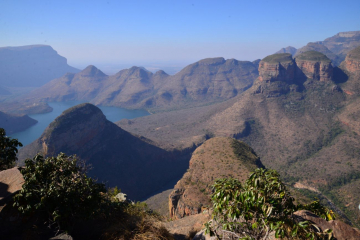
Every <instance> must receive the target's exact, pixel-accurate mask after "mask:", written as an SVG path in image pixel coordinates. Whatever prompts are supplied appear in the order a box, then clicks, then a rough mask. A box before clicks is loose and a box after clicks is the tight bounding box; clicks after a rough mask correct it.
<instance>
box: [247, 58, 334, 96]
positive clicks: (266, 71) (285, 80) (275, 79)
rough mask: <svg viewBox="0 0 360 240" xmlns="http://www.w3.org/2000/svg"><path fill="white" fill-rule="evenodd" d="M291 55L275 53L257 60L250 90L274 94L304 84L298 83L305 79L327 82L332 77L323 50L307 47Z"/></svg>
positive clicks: (331, 68)
mask: <svg viewBox="0 0 360 240" xmlns="http://www.w3.org/2000/svg"><path fill="white" fill-rule="evenodd" d="M295 59H296V61H295V60H294V59H293V58H292V56H291V54H290V53H279V54H273V55H270V56H267V57H266V58H264V59H263V60H261V62H260V64H259V77H258V79H257V80H256V81H255V83H254V86H253V93H255V94H258V93H262V94H264V95H266V96H267V97H277V96H280V95H283V94H286V93H288V92H289V91H292V92H294V91H295V92H297V91H299V90H300V89H302V88H304V86H302V84H303V83H304V82H305V81H306V79H311V80H315V81H321V82H331V80H332V79H333V67H332V65H331V60H330V59H329V58H328V57H326V56H325V55H324V54H322V53H320V52H316V51H308V52H304V53H301V54H300V55H298V56H297V57H296V58H295Z"/></svg>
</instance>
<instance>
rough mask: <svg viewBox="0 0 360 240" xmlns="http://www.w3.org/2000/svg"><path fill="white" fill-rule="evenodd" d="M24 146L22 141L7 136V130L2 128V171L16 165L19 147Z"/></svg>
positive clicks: (0, 155) (0, 163)
mask: <svg viewBox="0 0 360 240" xmlns="http://www.w3.org/2000/svg"><path fill="white" fill-rule="evenodd" d="M22 146H23V145H22V144H21V142H19V141H18V140H17V139H11V138H10V137H8V136H6V132H5V130H4V129H3V128H0V171H1V170H5V169H8V168H11V167H13V166H14V164H15V162H16V160H17V157H16V154H17V152H18V150H17V147H22Z"/></svg>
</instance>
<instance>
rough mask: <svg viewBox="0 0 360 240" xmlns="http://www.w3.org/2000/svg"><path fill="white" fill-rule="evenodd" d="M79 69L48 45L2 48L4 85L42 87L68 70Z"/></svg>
mask: <svg viewBox="0 0 360 240" xmlns="http://www.w3.org/2000/svg"><path fill="white" fill-rule="evenodd" d="M79 71H80V70H78V69H76V68H73V67H71V66H69V65H68V64H67V60H66V58H64V57H62V56H60V55H59V54H58V53H57V52H56V51H55V50H54V49H53V48H52V47H50V46H47V45H29V46H21V47H1V48H0V73H1V74H0V86H2V87H40V86H42V85H44V84H45V83H47V82H49V81H50V80H52V79H54V78H58V77H61V76H62V75H64V74H65V73H67V72H71V73H77V72H79Z"/></svg>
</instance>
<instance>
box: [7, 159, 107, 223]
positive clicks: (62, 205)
mask: <svg viewBox="0 0 360 240" xmlns="http://www.w3.org/2000/svg"><path fill="white" fill-rule="evenodd" d="M21 173H22V174H23V177H24V180H25V182H24V185H23V186H22V189H21V191H20V192H19V193H18V194H17V195H16V196H15V197H14V200H15V203H14V206H16V207H17V208H18V210H19V211H20V212H21V213H24V214H34V213H40V214H41V213H44V214H46V215H47V216H48V220H49V223H51V222H56V223H57V224H58V226H59V228H60V226H64V228H66V227H67V226H68V225H69V224H70V223H71V222H72V220H73V219H76V218H83V219H86V218H88V217H91V216H93V215H95V214H96V213H97V212H98V211H99V210H100V204H101V202H102V198H103V197H102V194H103V193H105V192H106V189H105V186H104V185H103V184H99V183H96V182H95V180H93V179H91V178H89V177H87V176H86V174H85V172H84V168H83V167H80V166H79V165H78V159H77V158H76V157H75V156H66V155H65V154H63V153H60V154H59V155H58V156H57V157H49V158H46V159H44V158H43V157H42V156H40V155H37V156H35V157H34V158H33V159H27V160H26V161H25V168H24V169H22V170H21Z"/></svg>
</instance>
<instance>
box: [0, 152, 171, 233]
mask: <svg viewBox="0 0 360 240" xmlns="http://www.w3.org/2000/svg"><path fill="white" fill-rule="evenodd" d="M84 167H85V166H84V165H83V164H81V163H79V161H78V159H77V158H76V157H75V156H66V155H65V154H62V153H61V154H59V155H58V156H57V157H49V158H46V159H44V158H43V157H42V156H40V155H37V156H35V157H34V158H33V159H28V160H26V165H25V167H24V168H23V169H22V174H23V176H24V184H23V186H22V189H21V190H20V192H19V193H18V194H17V195H16V196H15V197H14V200H13V204H8V205H5V208H3V209H1V218H0V223H1V224H0V233H1V236H2V238H4V239H49V238H50V237H52V236H54V235H56V234H58V233H59V232H64V231H66V232H67V233H70V234H71V236H72V237H73V238H74V239H105V240H107V239H109V240H110V239H123V240H126V239H139V240H147V239H156V240H167V239H168V240H172V239H173V237H172V235H171V234H169V232H168V231H167V230H166V229H165V228H164V227H162V226H161V225H160V224H159V221H160V220H161V217H160V216H159V215H158V214H157V213H154V212H153V211H150V210H149V209H148V208H147V206H146V204H143V203H131V202H128V201H125V202H121V201H119V200H118V198H116V194H118V193H119V192H120V190H119V189H118V188H114V189H110V190H109V191H107V189H106V188H105V186H104V185H103V184H99V183H96V182H95V181H94V180H93V179H91V178H89V177H87V176H86V174H85V168H84ZM12 205H13V207H12ZM14 210H18V211H19V212H17V211H15V212H14ZM19 213H20V215H19ZM12 214H15V216H17V217H16V218H15V219H16V222H14V220H11V218H12Z"/></svg>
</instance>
